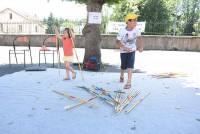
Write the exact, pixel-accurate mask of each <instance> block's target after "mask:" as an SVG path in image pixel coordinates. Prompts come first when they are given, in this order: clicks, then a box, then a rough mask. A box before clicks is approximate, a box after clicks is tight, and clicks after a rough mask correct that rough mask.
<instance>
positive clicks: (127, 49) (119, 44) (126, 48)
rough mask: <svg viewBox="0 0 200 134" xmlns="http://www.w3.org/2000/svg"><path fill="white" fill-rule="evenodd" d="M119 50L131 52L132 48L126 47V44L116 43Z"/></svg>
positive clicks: (118, 41)
mask: <svg viewBox="0 0 200 134" xmlns="http://www.w3.org/2000/svg"><path fill="white" fill-rule="evenodd" d="M116 44H117V48H122V49H123V50H124V51H127V52H131V48H128V47H125V46H124V44H123V43H122V42H121V41H120V40H117V41H116Z"/></svg>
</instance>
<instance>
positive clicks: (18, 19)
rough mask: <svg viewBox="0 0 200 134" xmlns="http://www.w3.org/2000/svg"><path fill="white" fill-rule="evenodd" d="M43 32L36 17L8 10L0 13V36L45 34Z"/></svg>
mask: <svg viewBox="0 0 200 134" xmlns="http://www.w3.org/2000/svg"><path fill="white" fill-rule="evenodd" d="M45 30H46V26H45V25H44V24H42V23H41V22H40V20H39V19H38V18H37V17H36V16H33V17H32V16H25V15H22V14H20V13H18V12H16V11H14V10H12V9H10V8H6V9H4V10H2V11H0V33H1V34H45Z"/></svg>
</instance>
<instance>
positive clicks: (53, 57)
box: [53, 51, 54, 68]
mask: <svg viewBox="0 0 200 134" xmlns="http://www.w3.org/2000/svg"><path fill="white" fill-rule="evenodd" d="M53 68H54V51H53Z"/></svg>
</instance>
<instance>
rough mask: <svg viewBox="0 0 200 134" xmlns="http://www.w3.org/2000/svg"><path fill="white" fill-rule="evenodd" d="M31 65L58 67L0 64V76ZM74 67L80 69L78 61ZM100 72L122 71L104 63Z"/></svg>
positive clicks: (117, 67) (137, 70)
mask: <svg viewBox="0 0 200 134" xmlns="http://www.w3.org/2000/svg"><path fill="white" fill-rule="evenodd" d="M29 67H36V68H40V67H45V68H58V65H55V66H54V67H53V66H52V64H48V63H47V64H41V65H40V66H38V64H27V65H26V66H25V67H24V64H12V65H11V66H9V64H5V65H0V77H1V76H4V75H6V74H12V73H15V72H19V71H22V70H25V69H27V68H29ZM73 67H74V69H75V70H79V68H78V64H77V63H74V64H73ZM59 68H60V69H64V68H65V66H64V64H61V65H60V66H59ZM87 71H88V70H87ZM93 72H97V71H93ZM98 72H108V73H109V72H120V68H119V66H116V65H109V64H104V65H102V67H101V70H100V71H98ZM133 72H134V73H145V72H144V71H141V70H140V69H134V70H133Z"/></svg>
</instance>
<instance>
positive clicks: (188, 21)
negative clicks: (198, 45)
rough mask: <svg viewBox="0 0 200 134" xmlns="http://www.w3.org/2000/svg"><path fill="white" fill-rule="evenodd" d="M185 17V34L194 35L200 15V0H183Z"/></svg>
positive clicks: (183, 18)
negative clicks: (195, 24)
mask: <svg viewBox="0 0 200 134" xmlns="http://www.w3.org/2000/svg"><path fill="white" fill-rule="evenodd" d="M182 9H183V17H182V20H184V21H185V27H184V35H192V33H193V32H195V29H194V27H193V25H194V23H195V22H197V21H198V19H199V17H200V1H199V0H183V1H182Z"/></svg>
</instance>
